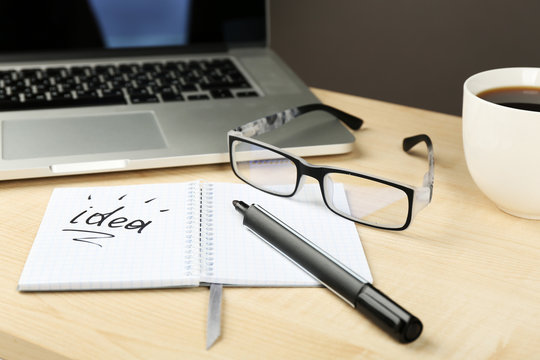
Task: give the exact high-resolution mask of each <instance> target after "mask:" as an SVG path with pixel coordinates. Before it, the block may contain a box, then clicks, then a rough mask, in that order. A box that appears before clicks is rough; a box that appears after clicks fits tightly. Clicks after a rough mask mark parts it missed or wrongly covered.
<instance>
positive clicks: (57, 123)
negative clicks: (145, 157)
mask: <svg viewBox="0 0 540 360" xmlns="http://www.w3.org/2000/svg"><path fill="white" fill-rule="evenodd" d="M166 147H167V145H166V143H165V139H164V138H163V136H162V134H161V131H160V129H159V125H158V124H157V120H156V117H155V115H154V113H152V112H135V113H129V114H106V115H92V116H77V117H75V116H74V117H59V118H48V119H20V120H6V121H3V122H2V158H4V159H6V160H16V159H30V158H43V157H53V156H66V155H84V154H97V153H110V152H120V151H135V150H149V149H160V148H166Z"/></svg>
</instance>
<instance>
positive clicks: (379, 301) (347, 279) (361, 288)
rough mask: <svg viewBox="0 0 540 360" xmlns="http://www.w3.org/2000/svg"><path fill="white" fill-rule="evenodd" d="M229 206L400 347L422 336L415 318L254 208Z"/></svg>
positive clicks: (250, 226)
mask: <svg viewBox="0 0 540 360" xmlns="http://www.w3.org/2000/svg"><path fill="white" fill-rule="evenodd" d="M233 205H234V207H235V208H236V210H238V211H239V212H240V213H241V214H243V215H244V222H243V224H244V225H245V226H246V227H247V228H248V229H250V230H251V231H252V232H253V233H254V234H255V235H257V236H258V237H260V238H261V239H263V240H264V241H266V242H267V243H268V244H269V245H270V246H272V247H273V248H275V249H276V250H278V251H279V252H280V253H281V254H282V255H284V256H285V257H287V258H288V259H289V260H291V261H292V262H294V263H295V264H296V265H298V266H299V267H300V268H302V269H303V270H304V271H306V272H307V273H308V274H310V275H311V276H313V277H314V278H315V279H317V280H319V281H320V282H321V283H322V284H323V285H324V286H326V287H327V288H328V289H330V290H332V291H333V292H334V293H335V294H336V295H338V296H339V297H341V298H342V299H343V300H345V301H346V302H347V303H349V305H351V306H352V307H354V308H355V309H356V310H358V311H359V312H361V313H362V314H364V315H365V316H366V317H368V318H369V319H370V320H372V321H373V322H374V323H375V324H377V325H378V326H379V327H380V328H382V329H383V330H384V331H386V332H387V333H388V334H390V335H391V336H392V337H394V338H395V339H397V340H398V341H400V342H402V343H408V342H412V341H414V340H416V339H417V338H418V337H419V336H420V333H421V332H422V323H421V322H420V320H419V319H418V318H416V317H415V316H413V315H412V314H410V313H409V312H407V311H406V310H405V309H403V308H402V307H401V306H399V305H398V304H396V303H395V302H393V301H392V300H391V299H390V298H389V297H387V296H386V295H384V294H383V293H382V292H380V291H379V290H377V289H375V288H374V287H373V286H372V285H371V284H369V283H368V282H367V281H366V280H365V279H362V278H361V277H360V276H359V275H357V274H355V273H353V272H352V271H351V270H349V269H348V268H347V267H346V266H344V265H342V264H340V263H339V261H337V260H336V259H334V258H333V257H332V256H331V255H329V254H327V253H326V252H325V251H324V250H322V249H320V248H319V247H318V246H317V245H315V244H313V243H312V242H311V241H309V240H308V239H306V238H305V237H303V236H302V235H300V234H299V233H297V232H296V231H294V230H293V229H291V228H290V227H289V226H287V225H286V224H284V223H283V222H282V221H281V220H279V219H277V218H276V217H274V216H273V215H272V214H270V213H268V211H266V210H264V209H263V208H261V207H260V206H258V205H255V204H253V205H251V206H248V205H247V204H246V203H244V202H242V201H238V200H234V201H233Z"/></svg>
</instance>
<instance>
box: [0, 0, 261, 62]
mask: <svg viewBox="0 0 540 360" xmlns="http://www.w3.org/2000/svg"><path fill="white" fill-rule="evenodd" d="M31 4H32V5H31V9H29V8H28V7H29V4H28V2H24V1H20V0H2V1H0V55H6V54H13V53H29V52H32V53H35V52H48V53H51V52H53V53H54V52H63V53H65V52H70V51H78V50H94V51H98V52H99V51H101V52H103V51H105V52H107V51H109V52H110V51H113V52H114V51H115V50H122V49H123V50H126V49H154V50H155V49H156V48H167V49H169V50H170V49H175V48H176V49H183V50H186V49H188V48H189V47H200V46H201V45H211V44H212V45H215V44H222V45H225V44H226V45H229V46H231V45H233V46H234V45H235V44H261V45H264V44H265V39H266V31H267V30H266V19H265V1H264V0H227V1H223V0H159V1H156V0H47V1H33V2H31Z"/></svg>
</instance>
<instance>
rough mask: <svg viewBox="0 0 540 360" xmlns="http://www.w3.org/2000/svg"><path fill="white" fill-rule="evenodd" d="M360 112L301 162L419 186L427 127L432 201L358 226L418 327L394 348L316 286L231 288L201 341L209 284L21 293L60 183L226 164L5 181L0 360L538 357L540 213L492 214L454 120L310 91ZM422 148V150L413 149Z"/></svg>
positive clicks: (216, 170)
mask: <svg viewBox="0 0 540 360" xmlns="http://www.w3.org/2000/svg"><path fill="white" fill-rule="evenodd" d="M314 92H315V94H316V95H317V96H318V97H319V98H320V99H321V100H322V101H323V102H324V103H327V104H330V105H333V106H336V107H338V108H340V109H342V110H344V111H347V112H350V113H352V114H355V115H357V116H360V117H362V118H363V119H364V120H365V126H364V127H363V128H362V129H361V130H360V131H358V132H357V133H356V138H357V141H356V144H355V149H354V151H353V152H352V153H349V154H345V155H334V156H326V157H317V158H311V159H308V160H309V161H311V162H313V163H319V164H328V165H334V166H341V167H347V168H351V169H356V170H359V171H365V172H368V173H372V174H377V175H381V176H385V177H389V178H392V179H396V180H400V181H403V182H406V183H410V184H417V185H420V184H421V182H422V175H423V174H424V172H425V171H426V170H427V162H426V160H425V149H423V147H422V146H419V149H418V150H416V151H415V152H413V156H411V155H408V154H406V153H404V152H403V151H402V150H401V148H400V144H401V139H402V138H403V137H406V136H410V135H414V134H418V133H426V134H428V135H429V136H430V137H431V138H432V140H433V143H434V148H435V187H434V196H433V201H432V203H431V204H430V205H429V206H428V207H427V208H425V209H424V210H423V211H422V212H420V213H419V214H418V216H417V217H416V219H415V220H414V222H413V224H412V226H411V227H410V228H409V229H408V230H406V231H403V232H389V231H383V230H376V229H370V228H367V227H364V226H358V227H357V228H358V232H359V234H360V237H361V239H362V243H363V245H364V248H365V251H366V255H367V258H368V261H369V263H370V266H371V270H372V273H373V276H374V279H375V281H374V283H375V285H376V286H377V287H378V288H379V289H381V290H382V291H384V292H386V293H387V294H389V295H390V296H391V297H392V298H393V299H395V300H396V301H397V302H398V303H400V304H401V305H402V306H404V307H405V308H406V309H408V310H409V311H411V312H412V313H413V314H415V315H417V316H418V317H419V318H420V319H421V320H422V321H423V323H424V332H423V334H422V335H421V337H420V338H419V339H418V340H417V341H415V342H414V343H412V344H408V345H402V344H399V343H397V342H395V341H394V340H392V339H391V338H390V337H389V336H387V335H386V334H385V333H383V332H382V331H380V330H379V329H378V328H377V327H375V326H374V325H372V324H371V323H370V322H368V321H367V320H366V319H365V318H364V317H362V316H361V315H359V314H358V313H356V312H355V311H354V310H353V309H352V308H350V307H349V306H348V305H347V304H346V303H345V302H343V301H341V300H340V299H339V298H337V297H336V296H335V295H333V294H332V293H331V292H329V291H328V290H326V289H324V288H307V289H306V288H287V289H283V288H270V289H264V288H263V289H261V288H255V289H252V288H226V289H225V291H224V303H223V331H222V338H221V339H220V340H218V342H217V343H216V344H215V345H214V347H213V348H211V349H210V350H209V351H206V350H205V325H206V314H207V306H208V289H207V288H194V289H193V288H190V289H166V290H145V291H143V290H138V291H95V292H90V291H85V292H56V293H24V294H23V293H19V292H17V290H16V287H17V282H18V279H19V276H20V273H21V270H22V268H23V265H24V262H25V260H26V256H27V254H28V252H29V250H30V247H31V245H32V241H33V239H34V236H35V234H36V231H37V229H38V227H39V224H40V221H41V218H42V216H43V214H44V212H45V207H46V205H47V202H48V200H49V196H50V194H51V191H52V189H53V188H55V187H59V186H64V187H65V186H93V185H104V184H106V185H123V184H143V183H160V182H182V181H188V180H194V179H203V180H209V181H228V182H237V181H238V180H237V179H236V178H235V177H234V175H233V174H232V172H231V170H230V168H229V165H228V164H220V165H209V166H192V167H180V168H169V169H158V170H148V171H136V172H125V173H110V174H98V175H83V176H71V177H59V178H47V179H33V180H20V181H7V182H0V219H1V220H0V237H1V249H2V251H1V252H0V358H4V359H6V360H7V359H66V358H70V359H71V358H75V359H182V358H189V359H192V358H202V357H211V358H216V359H224V358H232V359H241V358H251V359H253V358H271V359H282V358H288V359H302V358H306V359H336V358H341V359H343V358H362V359H373V358H388V359H433V358H441V359H487V358H490V359H491V358H513V359H530V358H534V357H536V358H538V357H539V356H540V284H539V281H540V221H530V220H523V219H519V218H516V217H513V216H510V215H507V214H505V213H503V212H501V211H500V210H498V209H497V208H496V207H495V206H494V205H493V204H492V203H491V202H490V201H489V200H488V199H487V198H486V197H485V196H484V195H482V193H481V192H480V191H479V189H478V188H477V187H476V185H475V184H474V183H473V181H472V179H471V177H470V175H469V173H468V172H467V168H466V164H465V159H464V155H463V150H462V140H461V120H460V118H458V117H455V116H450V115H444V114H439V113H435V112H429V111H424V110H419V109H414V108H409V107H405V106H400V105H394V104H389V103H384V102H380V101H374V100H368V99H364V98H360V97H355V96H348V95H343V94H338V93H333V92H329V91H323V90H317V89H314ZM415 155H416V156H415Z"/></svg>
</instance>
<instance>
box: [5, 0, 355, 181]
mask: <svg viewBox="0 0 540 360" xmlns="http://www.w3.org/2000/svg"><path fill="white" fill-rule="evenodd" d="M27 6H28V5H27V3H26V2H22V1H19V0H2V1H1V2H0V141H1V146H0V180H8V179H18V178H31V177H46V176H59V175H72V174H83V173H94V172H109V171H124V170H135V169H148V168H159V167H172V166H185V165H196V164H209V163H220V162H228V154H227V136H226V134H227V131H229V130H230V129H233V128H235V127H237V126H239V125H242V124H244V123H246V122H249V121H252V120H254V119H257V118H260V117H263V116H266V115H270V114H273V113H275V112H278V111H281V110H284V109H287V108H291V107H295V106H299V105H303V104H308V103H313V102H317V101H318V100H317V99H316V98H315V97H314V95H313V94H312V93H311V92H310V91H309V90H308V88H307V87H306V86H305V85H304V84H303V83H302V81H301V80H300V79H299V78H298V77H297V76H296V75H295V74H294V72H293V71H292V70H291V69H290V68H288V67H287V66H286V65H285V64H284V63H283V61H282V60H281V59H280V58H279V57H278V56H277V55H276V54H275V53H274V52H272V51H271V50H270V49H269V48H268V35H269V29H268V22H269V14H268V3H267V2H265V1H264V0H227V1H224V0H160V1H152V0H115V1H110V0H49V1H35V2H32V10H31V11H29V9H27V8H26V7H27ZM265 141H268V142H270V143H273V144H275V145H277V146H280V147H283V148H286V149H289V150H292V151H293V152H295V153H296V154H298V155H301V156H310V155H320V154H335V153H344V152H348V151H350V150H351V148H352V144H353V142H354V137H353V136H352V135H351V133H350V132H349V131H348V130H346V129H345V128H344V126H342V125H341V124H340V122H339V121H338V120H336V119H335V118H332V117H331V116H329V115H325V114H317V113H314V114H310V115H306V116H305V117H301V118H299V119H298V121H296V120H295V121H293V122H291V123H290V124H288V125H286V126H285V127H283V129H278V130H276V131H275V133H274V132H272V133H270V134H269V136H268V137H267V138H265Z"/></svg>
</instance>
